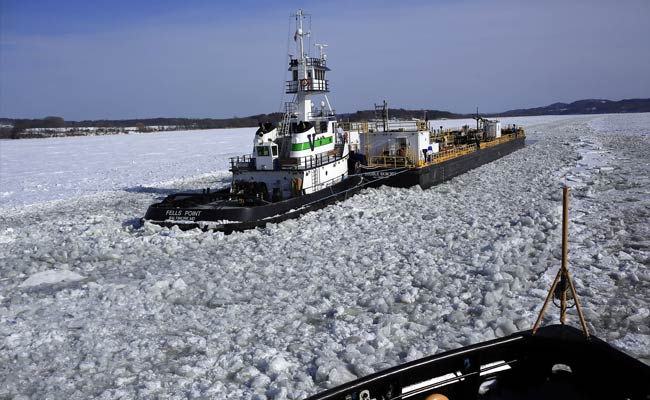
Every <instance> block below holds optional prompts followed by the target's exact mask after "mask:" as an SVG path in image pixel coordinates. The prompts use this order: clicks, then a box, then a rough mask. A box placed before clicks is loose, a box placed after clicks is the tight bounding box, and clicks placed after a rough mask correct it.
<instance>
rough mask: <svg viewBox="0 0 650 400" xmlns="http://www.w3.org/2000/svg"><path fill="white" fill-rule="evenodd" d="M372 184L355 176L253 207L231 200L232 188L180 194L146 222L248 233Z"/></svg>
mask: <svg viewBox="0 0 650 400" xmlns="http://www.w3.org/2000/svg"><path fill="white" fill-rule="evenodd" d="M369 183H370V181H369V180H368V179H367V178H364V177H361V176H352V177H348V178H347V179H344V180H343V181H341V182H339V183H337V184H335V185H332V186H329V187H327V188H325V189H322V190H319V191H317V192H314V193H310V194H306V195H303V196H299V197H294V198H291V199H288V200H284V201H279V202H276V203H266V204H251V205H250V206H246V205H239V204H236V202H237V200H236V199H233V198H231V196H230V194H229V193H228V191H229V189H224V190H222V191H218V192H212V193H178V194H173V195H170V196H168V197H167V198H165V199H164V200H163V201H162V202H160V203H156V204H152V205H151V206H149V209H148V210H147V213H146V214H145V217H144V220H145V221H149V222H152V223H155V224H157V225H161V226H165V227H171V226H178V227H179V228H180V229H181V230H188V229H194V228H200V229H204V230H215V231H222V232H225V233H231V232H234V231H244V230H246V229H251V228H255V227H263V226H266V224H268V223H277V222H281V221H284V220H287V219H290V218H296V217H298V216H300V215H302V214H305V213H307V212H309V211H313V210H317V209H320V208H323V207H325V206H327V205H329V204H332V203H335V202H337V201H342V200H345V199H347V198H349V197H351V196H353V195H354V194H355V193H357V192H358V191H359V190H361V189H362V188H364V187H366V186H367V185H368V184H369ZM242 201H243V199H242ZM233 203H234V204H233Z"/></svg>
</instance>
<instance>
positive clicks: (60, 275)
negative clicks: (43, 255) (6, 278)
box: [18, 269, 85, 288]
mask: <svg viewBox="0 0 650 400" xmlns="http://www.w3.org/2000/svg"><path fill="white" fill-rule="evenodd" d="M83 279H85V277H84V276H82V275H79V274H78V273H76V272H72V271H68V270H64V269H63V270H61V269H51V270H48V271H42V272H37V273H35V274H33V275H32V276H30V277H29V278H27V279H26V280H25V281H24V282H23V283H21V284H20V285H18V286H19V287H21V288H29V287H35V286H41V285H54V284H57V283H68V282H78V281H81V280H83Z"/></svg>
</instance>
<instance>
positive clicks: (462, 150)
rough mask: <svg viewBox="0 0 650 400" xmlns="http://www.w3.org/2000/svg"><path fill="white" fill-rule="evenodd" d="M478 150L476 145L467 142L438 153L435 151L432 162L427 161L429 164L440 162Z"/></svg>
mask: <svg viewBox="0 0 650 400" xmlns="http://www.w3.org/2000/svg"><path fill="white" fill-rule="evenodd" d="M475 151H476V145H474V144H466V145H463V146H455V147H454V148H453V149H450V150H445V151H440V152H438V153H433V158H432V160H431V161H430V162H428V163H425V165H429V164H438V163H441V162H445V161H449V160H451V159H452V158H456V157H460V156H464V155H465V154H470V153H473V152H475Z"/></svg>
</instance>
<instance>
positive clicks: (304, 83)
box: [144, 10, 376, 233]
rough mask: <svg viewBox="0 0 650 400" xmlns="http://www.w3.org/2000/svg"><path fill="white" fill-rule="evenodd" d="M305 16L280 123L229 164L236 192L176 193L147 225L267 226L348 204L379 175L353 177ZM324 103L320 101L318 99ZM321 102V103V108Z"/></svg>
mask: <svg viewBox="0 0 650 400" xmlns="http://www.w3.org/2000/svg"><path fill="white" fill-rule="evenodd" d="M304 18H305V15H304V14H303V12H302V10H298V12H297V13H296V14H295V21H296V30H295V35H294V41H295V42H296V44H297V46H296V47H297V56H295V57H294V56H291V55H290V61H289V72H290V73H291V77H292V79H291V80H290V81H287V82H286V93H287V94H289V95H292V96H293V100H292V101H290V102H287V103H285V112H284V117H283V119H282V121H281V123H280V124H279V126H276V125H274V124H273V123H270V122H267V123H260V126H259V129H258V130H257V132H256V133H255V138H254V140H253V153H252V154H251V155H248V154H247V155H242V156H238V157H233V158H231V159H230V171H231V172H232V175H233V178H232V183H231V186H230V188H227V189H224V190H220V191H216V192H214V191H212V192H211V191H210V190H209V189H206V190H203V192H202V193H177V194H173V195H170V196H168V197H167V198H165V199H164V200H163V201H162V202H160V203H157V204H153V205H151V206H150V207H149V209H148V210H147V213H146V215H145V217H144V220H146V221H150V222H152V223H156V224H159V225H163V226H173V225H176V226H178V227H179V228H181V229H192V228H196V227H199V228H202V229H211V230H219V231H224V232H226V233H229V232H232V231H237V230H245V229H249V228H252V227H256V226H264V225H265V224H267V223H269V222H279V221H282V220H285V219H288V218H293V217H296V216H299V215H301V214H303V213H305V212H307V211H311V210H314V209H317V208H320V207H324V206H326V205H327V204H330V203H332V202H335V201H338V200H343V199H345V198H347V197H349V196H351V195H352V194H354V193H356V192H357V191H358V190H360V189H361V188H363V187H365V186H366V185H368V184H369V183H370V182H372V181H373V180H376V178H367V177H363V176H353V177H350V176H349V174H348V168H349V165H348V159H349V148H350V147H349V143H348V136H347V134H345V133H344V132H343V131H342V130H341V129H340V127H339V126H338V122H337V119H336V116H335V113H334V110H333V109H332V107H331V105H330V102H329V99H328V98H327V93H328V92H329V81H328V80H327V79H326V74H327V72H328V71H330V69H329V68H328V67H327V55H326V54H325V52H324V50H325V47H327V45H325V44H316V45H315V46H316V47H318V49H319V55H318V57H310V56H309V54H308V53H307V51H306V49H305V43H304V38H305V36H307V35H310V32H306V31H305V30H304V28H303V19H304ZM319 98H320V99H319ZM318 100H320V104H318Z"/></svg>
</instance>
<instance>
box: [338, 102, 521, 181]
mask: <svg viewBox="0 0 650 400" xmlns="http://www.w3.org/2000/svg"><path fill="white" fill-rule="evenodd" d="M375 108H376V109H377V110H378V112H379V114H380V116H381V118H377V119H375V120H373V121H368V122H343V123H342V124H341V127H342V128H343V129H344V132H345V135H346V136H349V137H350V143H351V149H350V151H351V156H350V160H351V163H352V162H354V163H355V167H356V168H357V170H359V169H360V170H363V171H366V172H368V173H369V174H371V175H372V174H373V173H374V174H376V175H377V176H381V175H382V172H383V171H386V170H394V169H396V168H404V169H405V171H404V173H402V174H399V175H397V176H392V177H389V178H387V179H384V180H382V181H381V184H383V185H387V186H395V187H411V186H415V185H420V187H421V188H422V189H428V188H430V187H431V186H434V185H436V184H439V183H441V182H444V181H446V180H449V179H451V178H453V177H456V176H458V175H460V174H463V173H465V172H467V171H469V170H471V169H474V168H477V167H480V166H481V165H484V164H487V163H489V162H492V161H494V160H497V159H499V158H501V157H503V156H506V155H508V154H510V153H512V152H514V151H516V150H519V149H522V148H524V147H525V140H526V135H525V132H524V130H523V128H521V127H518V126H516V125H509V126H506V127H502V126H501V122H500V121H497V120H489V119H486V118H482V117H480V116H478V115H477V116H475V117H474V118H475V120H476V128H470V127H469V126H468V125H465V126H463V127H461V128H459V129H447V130H445V129H442V127H440V128H439V129H435V128H433V127H432V124H431V122H430V121H426V120H425V121H422V120H415V121H391V120H389V118H388V107H387V104H386V102H385V101H384V103H383V104H382V105H381V106H377V105H375Z"/></svg>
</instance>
